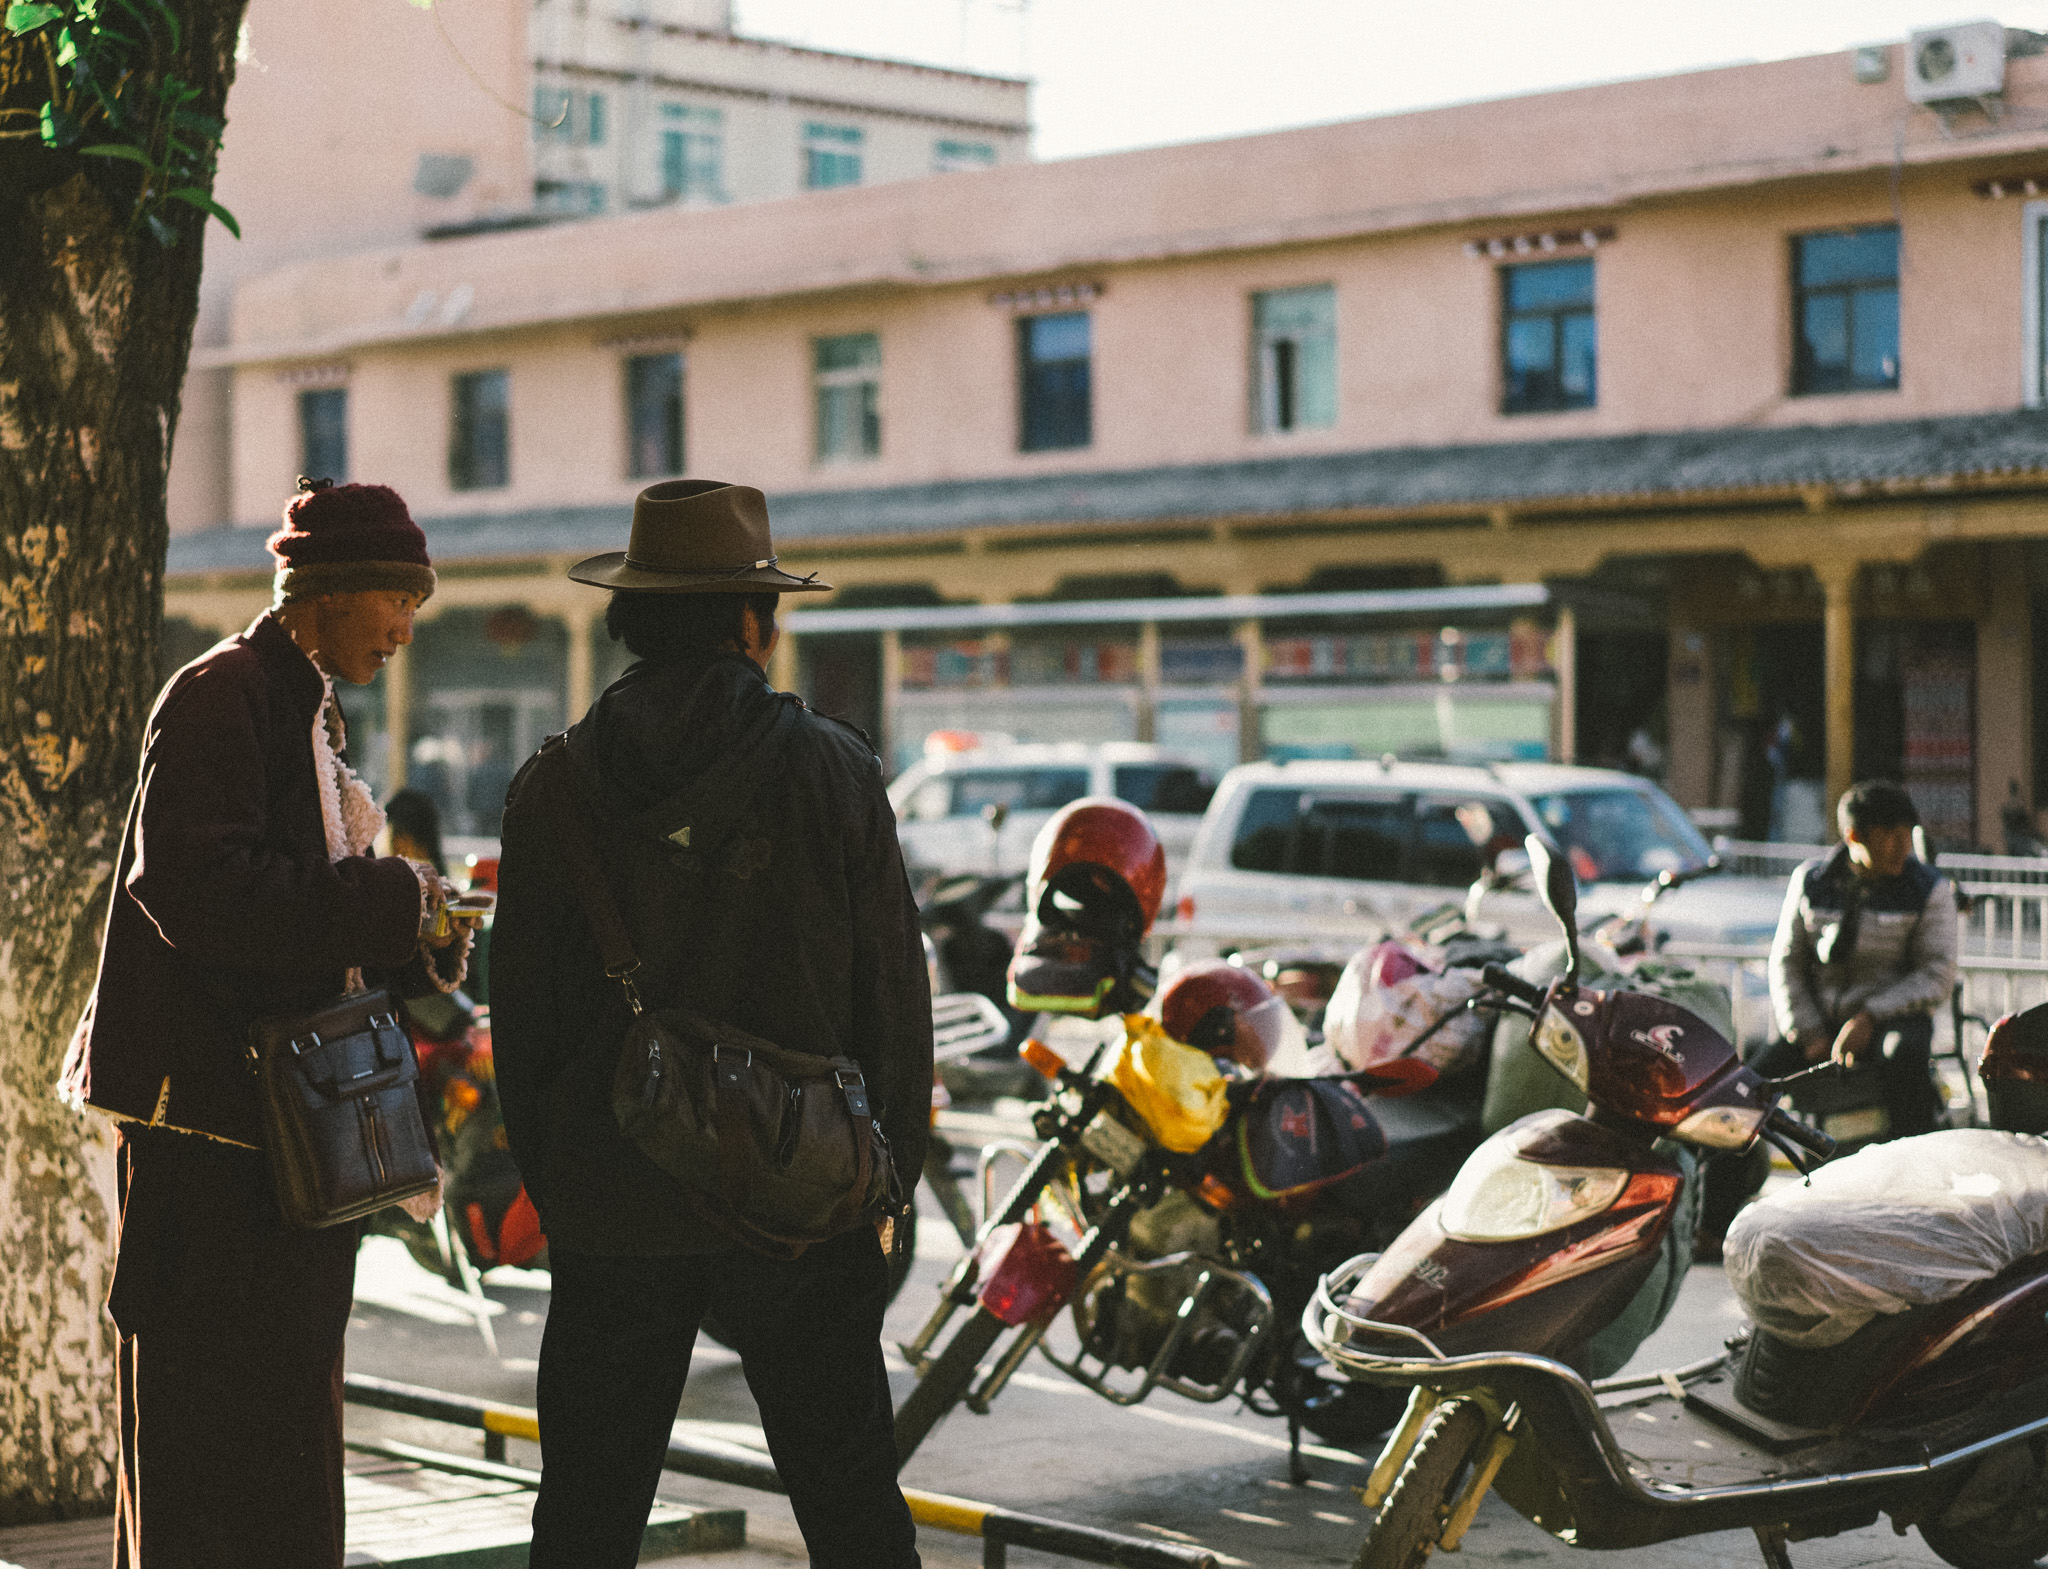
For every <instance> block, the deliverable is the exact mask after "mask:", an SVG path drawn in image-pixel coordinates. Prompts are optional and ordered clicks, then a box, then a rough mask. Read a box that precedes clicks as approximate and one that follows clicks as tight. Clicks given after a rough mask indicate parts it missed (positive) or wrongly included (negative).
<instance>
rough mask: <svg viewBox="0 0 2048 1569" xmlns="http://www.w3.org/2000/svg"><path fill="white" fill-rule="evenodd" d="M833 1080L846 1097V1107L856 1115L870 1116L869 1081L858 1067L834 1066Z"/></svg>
mask: <svg viewBox="0 0 2048 1569" xmlns="http://www.w3.org/2000/svg"><path fill="white" fill-rule="evenodd" d="M832 1079H833V1082H834V1083H836V1084H837V1085H838V1086H839V1092H840V1093H841V1094H842V1095H844V1096H845V1097H846V1109H847V1110H848V1111H850V1112H852V1113H853V1114H854V1115H855V1116H856V1117H868V1116H871V1113H870V1112H869V1111H868V1081H867V1080H866V1079H864V1078H862V1077H861V1075H860V1069H858V1068H834V1069H833V1070H832Z"/></svg>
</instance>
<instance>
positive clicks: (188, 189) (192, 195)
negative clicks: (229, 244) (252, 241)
mask: <svg viewBox="0 0 2048 1569" xmlns="http://www.w3.org/2000/svg"><path fill="white" fill-rule="evenodd" d="M169 194H170V198H171V200H172V201H174V202H183V203H184V204H185V205H186V206H187V207H197V208H198V209H199V210H200V211H201V212H210V213H212V214H213V215H214V217H216V218H218V219H220V221H221V222H222V224H224V225H225V226H226V228H227V231H228V233H230V234H232V235H233V236H234V237H235V238H236V239H238V240H239V239H240V238H241V237H242V226H241V225H240V224H239V223H237V222H235V215H234V214H233V213H231V212H229V211H228V210H227V208H225V207H223V206H221V204H220V203H219V202H217V201H215V200H214V199H213V198H212V197H211V196H208V195H207V194H206V192H204V191H202V190H201V189H200V188H199V187H198V186H196V185H181V186H179V187H178V188H177V189H176V190H175V191H172V192H170V193H169Z"/></svg>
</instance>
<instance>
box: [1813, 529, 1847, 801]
mask: <svg viewBox="0 0 2048 1569" xmlns="http://www.w3.org/2000/svg"><path fill="white" fill-rule="evenodd" d="M1857 568H1858V563H1856V562H1854V561H1817V562H1815V563H1814V566H1813V574H1814V576H1815V577H1817V578H1819V579H1820V586H1821V592H1822V593H1823V594H1824V595H1825V596H1826V606H1825V608H1824V609H1823V610H1822V611H1821V664H1822V670H1823V685H1824V689H1825V691H1826V695H1827V709H1826V712H1827V769H1828V775H1827V777H1828V794H1827V799H1826V800H1825V801H1824V802H1822V803H1821V810H1822V811H1823V812H1824V813H1825V814H1826V816H1827V820H1828V822H1829V823H1830V824H1832V823H1833V822H1834V815H1835V803H1836V802H1837V801H1839V800H1841V798H1842V793H1843V792H1844V791H1845V790H1847V789H1848V788H1849V786H1850V785H1852V784H1854V783H1855V782H1856V572H1857Z"/></svg>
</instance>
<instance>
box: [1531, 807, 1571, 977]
mask: <svg viewBox="0 0 2048 1569" xmlns="http://www.w3.org/2000/svg"><path fill="white" fill-rule="evenodd" d="M1522 842H1523V843H1524V844H1526V845H1527V846H1528V847H1529V867H1530V870H1532V871H1533V872H1534V873H1535V874H1536V887H1537V891H1538V892H1539V893H1540V894H1541V895H1542V897H1543V907H1544V909H1546V910H1548V911H1549V912H1550V913H1551V914H1552V915H1553V916H1555V917H1556V918H1557V924H1558V925H1559V926H1561V927H1563V928H1564V958H1565V970H1564V979H1565V984H1566V985H1570V984H1571V982H1573V981H1574V980H1576V979H1578V974H1579V881H1578V879H1577V878H1576V877H1574V876H1572V865H1571V862H1570V861H1568V860H1566V859H1565V855H1564V851H1562V850H1560V849H1559V848H1558V847H1557V846H1556V845H1555V844H1552V843H1551V842H1550V840H1548V839H1546V838H1545V837H1544V836H1543V835H1541V834H1531V835H1529V837H1528V838H1527V839H1525V840H1523V841H1522Z"/></svg>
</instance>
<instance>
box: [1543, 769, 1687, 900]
mask: <svg viewBox="0 0 2048 1569" xmlns="http://www.w3.org/2000/svg"><path fill="white" fill-rule="evenodd" d="M1535 806H1536V815H1537V816H1538V817H1540V818H1541V819H1542V820H1543V826H1544V827H1545V828H1547V829H1549V830H1550V833H1551V835H1552V837H1554V838H1555V839H1556V840H1557V842H1558V843H1559V844H1561V845H1563V846H1564V852H1565V855H1566V856H1567V857H1568V858H1569V859H1570V861H1571V863H1572V871H1573V873H1574V874H1575V875H1576V876H1577V877H1578V879H1579V881H1580V882H1583V883H1598V882H1634V881H1636V880H1638V879H1640V880H1644V881H1647V880H1648V879H1650V878H1652V877H1655V876H1656V875H1657V874H1658V873H1659V872H1689V871H1697V870H1698V869H1699V868H1700V867H1702V866H1704V865H1706V864H1707V857H1708V855H1709V854H1710V853H1711V852H1710V851H1709V850H1708V849H1707V843H1706V841H1705V840H1704V839H1702V838H1701V837H1700V834H1699V830H1698V829H1696V828H1694V827H1693V825H1692V824H1691V823H1689V822H1687V821H1686V819H1685V815H1684V813H1682V812H1680V811H1679V810H1678V809H1677V808H1676V807H1675V806H1673V805H1672V804H1671V803H1670V802H1669V801H1665V800H1662V799H1660V798H1659V797H1657V796H1655V795H1652V794H1650V793H1649V792H1647V791H1644V790H1628V789H1621V790H1570V791H1565V792H1563V793H1560V794H1558V795H1540V796H1537V797H1536V799H1535Z"/></svg>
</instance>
